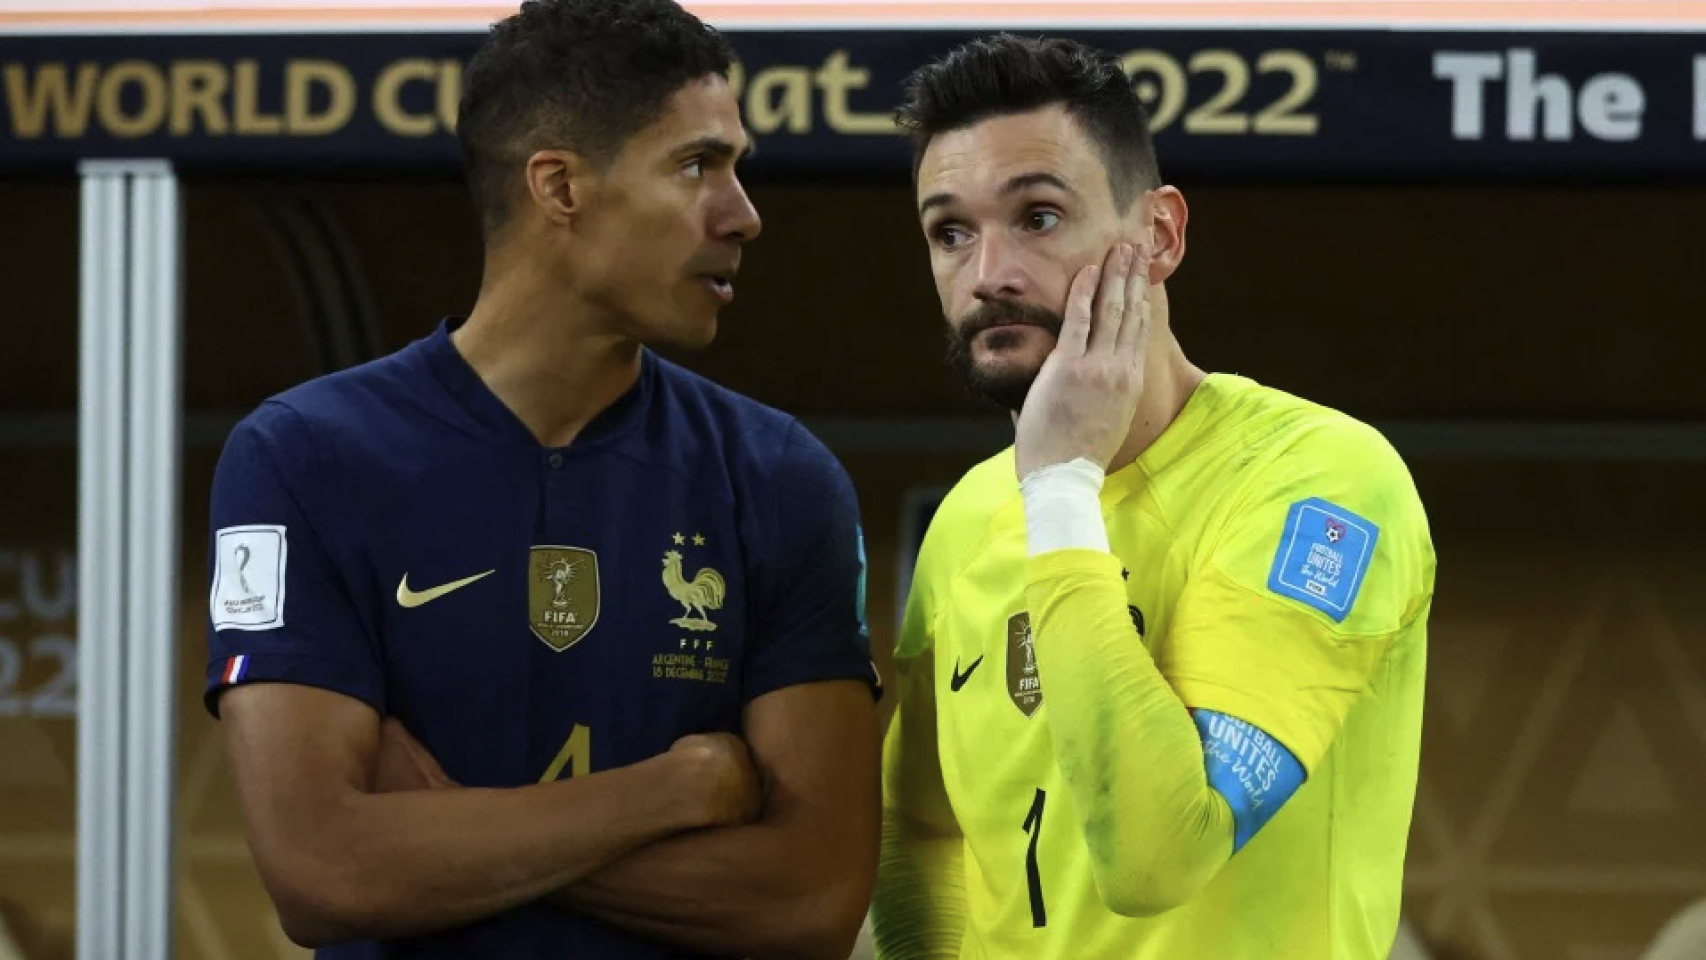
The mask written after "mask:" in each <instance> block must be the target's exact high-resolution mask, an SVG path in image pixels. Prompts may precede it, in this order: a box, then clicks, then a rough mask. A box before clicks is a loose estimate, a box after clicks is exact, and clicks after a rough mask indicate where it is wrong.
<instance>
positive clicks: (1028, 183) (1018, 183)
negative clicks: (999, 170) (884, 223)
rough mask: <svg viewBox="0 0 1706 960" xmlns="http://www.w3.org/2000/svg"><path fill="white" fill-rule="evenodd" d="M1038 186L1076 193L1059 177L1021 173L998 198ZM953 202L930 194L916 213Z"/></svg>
mask: <svg viewBox="0 0 1706 960" xmlns="http://www.w3.org/2000/svg"><path fill="white" fill-rule="evenodd" d="M1038 186H1043V187H1054V188H1055V189H1057V190H1059V191H1060V192H1062V193H1066V194H1072V195H1074V196H1076V195H1077V191H1075V190H1073V189H1072V188H1071V187H1069V186H1067V185H1066V181H1065V180H1062V179H1061V178H1060V177H1058V176H1055V175H1054V174H1052V173H1043V172H1041V171H1038V172H1036V173H1021V174H1019V175H1018V176H1015V177H1009V178H1008V179H1007V182H1006V183H1003V184H1002V185H1001V190H1000V196H1008V195H1010V194H1014V193H1018V192H1019V191H1021V190H1024V189H1026V188H1028V187H1038ZM955 200H956V198H955V197H954V195H953V194H951V193H932V194H931V195H929V196H928V197H925V198H924V201H923V202H922V203H920V204H919V205H918V213H919V215H920V216H922V215H924V214H926V213H929V212H930V209H931V208H932V207H946V206H949V205H951V204H953V203H954V202H955Z"/></svg>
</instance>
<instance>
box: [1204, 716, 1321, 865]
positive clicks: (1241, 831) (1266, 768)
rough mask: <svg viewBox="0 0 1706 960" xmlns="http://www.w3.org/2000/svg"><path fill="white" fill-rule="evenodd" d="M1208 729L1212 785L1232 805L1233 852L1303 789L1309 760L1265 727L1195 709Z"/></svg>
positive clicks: (1207, 761) (1206, 755)
mask: <svg viewBox="0 0 1706 960" xmlns="http://www.w3.org/2000/svg"><path fill="white" fill-rule="evenodd" d="M1191 718H1192V719H1193V720H1195V721H1196V722H1197V730H1199V731H1201V733H1202V747H1203V761H1204V763H1205V764H1206V765H1207V768H1208V785H1209V786H1210V787H1213V788H1214V790H1215V792H1216V793H1218V794H1220V795H1221V796H1223V797H1225V798H1226V804H1227V806H1229V807H1231V808H1232V852H1233V853H1237V852H1238V851H1239V850H1242V849H1243V848H1244V844H1246V843H1249V842H1250V838H1251V837H1253V836H1255V835H1256V831H1258V830H1260V829H1262V827H1264V826H1266V825H1267V822H1268V821H1269V820H1271V819H1273V815H1274V814H1275V813H1278V812H1279V808H1280V807H1282V806H1284V805H1285V802H1286V801H1287V800H1290V799H1291V795H1292V794H1294V793H1296V792H1297V788H1299V787H1301V786H1303V779H1304V773H1303V764H1301V763H1299V762H1297V758H1296V757H1294V756H1292V754H1291V751H1290V750H1287V749H1286V748H1285V746H1284V745H1283V744H1281V743H1280V742H1279V741H1278V740H1275V739H1274V738H1273V737H1270V736H1268V735H1267V734H1266V733H1264V732H1263V731H1262V730H1261V729H1260V728H1259V727H1256V726H1253V725H1251V724H1248V723H1245V722H1244V721H1242V720H1239V719H1237V718H1235V717H1229V716H1227V715H1225V714H1223V713H1216V712H1214V711H1213V710H1192V711H1191Z"/></svg>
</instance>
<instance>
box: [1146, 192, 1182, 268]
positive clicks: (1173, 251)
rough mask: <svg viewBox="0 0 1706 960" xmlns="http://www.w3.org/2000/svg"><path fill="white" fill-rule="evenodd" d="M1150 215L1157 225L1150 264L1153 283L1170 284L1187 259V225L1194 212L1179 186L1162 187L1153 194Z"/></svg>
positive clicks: (1150, 196)
mask: <svg viewBox="0 0 1706 960" xmlns="http://www.w3.org/2000/svg"><path fill="white" fill-rule="evenodd" d="M1148 203H1149V216H1150V218H1151V219H1152V223H1153V227H1152V229H1153V238H1154V240H1153V242H1154V244H1155V256H1154V258H1153V259H1152V260H1151V261H1150V265H1149V282H1150V283H1166V282H1167V280H1168V278H1169V277H1171V276H1173V272H1174V271H1176V270H1178V269H1179V264H1181V263H1183V262H1184V259H1185V223H1186V222H1187V221H1189V220H1190V218H1191V212H1190V209H1189V208H1187V207H1186V206H1185V195H1184V194H1182V193H1180V192H1179V190H1178V188H1177V187H1159V188H1157V189H1155V190H1152V191H1150V192H1149V195H1148Z"/></svg>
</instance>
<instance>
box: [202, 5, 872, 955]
mask: <svg viewBox="0 0 1706 960" xmlns="http://www.w3.org/2000/svg"><path fill="white" fill-rule="evenodd" d="M730 61H731V55H730V50H729V48H728V47H727V46H726V45H725V41H724V40H723V39H721V38H720V37H718V35H717V34H715V33H714V32H713V31H711V30H710V29H709V28H707V27H706V26H704V25H703V24H701V23H700V22H699V21H698V20H696V19H695V18H694V17H692V16H690V15H689V14H687V13H686V12H684V11H683V10H682V9H681V8H680V7H678V6H677V5H676V4H675V3H673V2H671V0H538V2H533V3H527V4H523V5H522V9H521V11H520V12H519V13H518V14H517V15H515V16H514V17H512V18H510V19H508V20H506V21H504V22H502V23H500V24H498V25H497V26H496V27H495V28H494V29H493V31H492V33H491V36H490V37H489V38H488V40H487V42H486V43H485V45H484V46H483V47H482V49H481V51H480V52H479V53H478V55H477V56H476V57H475V58H474V59H473V61H472V62H471V63H470V64H469V66H468V68H467V72H466V76H465V90H464V96H463V101H462V104H461V113H460V118H459V125H458V136H459V138H460V140H461V143H462V147H463V151H464V156H465V159H466V165H467V174H468V179H469V183H470V187H471V189H472V192H473V197H474V201H475V206H476V209H477V212H478V213H479V215H480V218H481V224H482V228H483V231H484V235H485V239H486V263H485V274H484V280H483V283H482V287H481V290H480V293H479V297H478V300H477V302H476V303H475V305H474V307H473V309H472V310H471V312H470V314H469V315H468V317H467V318H466V319H465V320H462V319H454V318H453V319H449V320H446V321H444V322H443V323H442V324H441V325H440V326H439V327H438V329H437V330H436V332H434V333H432V334H431V335H430V336H427V337H425V338H424V339H421V340H419V341H417V342H415V343H414V344H412V345H410V346H408V347H406V348H404V349H403V350H401V351H399V352H397V353H395V354H393V355H391V356H389V357H386V358H384V359H381V360H378V361H376V362H373V363H371V364H367V365H365V366H362V367H359V368H356V369H352V370H347V371H343V372H340V373H337V374H334V375H331V376H327V377H323V378H320V379H317V380H314V381H312V382H310V383H308V384H305V385H303V386H300V387H297V388H295V389H292V390H290V391H288V392H286V393H283V394H281V395H279V396H276V397H274V398H272V399H270V400H268V401H266V402H265V403H263V404H262V405H261V406H260V407H259V408H258V409H257V410H255V411H254V412H253V413H252V414H251V415H250V416H249V417H247V418H246V419H245V420H244V421H243V422H242V423H241V424H240V425H239V426H238V427H237V428H236V430H235V431H234V432H233V434H232V435H231V437H230V439H229V441H228V442H227V445H226V447H225V450H224V452H223V454H222V456H221V459H220V462H219V467H218V471H217V475H216V478H215V482H214V490H213V502H212V521H213V522H212V528H213V531H214V532H213V534H212V537H211V544H210V564H211V567H210V569H211V570H212V574H211V579H212V589H211V597H210V601H209V603H210V617H211V625H210V634H209V636H210V645H211V658H210V663H209V668H208V683H207V688H206V704H207V707H208V709H209V710H211V711H213V712H214V714H215V715H216V716H218V717H220V718H221V720H222V722H223V725H224V728H225V732H226V740H227V748H228V750H229V754H230V759H231V764H232V768H233V772H234V776H235V779H236V783H237V787H238V791H239V795H240V799H241V803H242V809H243V813H244V816H245V819H246V823H247V835H248V839H249V843H250V847H251V849H252V851H253V854H254V858H255V862H256V864H257V866H258V868H259V871H260V875H261V878H262V879H263V881H264V882H265V884H266V887H267V890H268V891H269V893H270V895H271V897H272V899H273V901H274V903H275V904H276V905H277V908H278V912H279V916H280V918H281V919H282V921H283V924H284V926H285V929H286V932H287V933H289V935H290V936H291V938H292V939H294V940H296V941H297V942H299V943H302V944H305V945H310V946H316V947H320V948H322V949H321V951H320V954H319V955H320V956H321V957H323V958H337V960H355V958H362V960H368V958H382V957H383V958H401V957H409V958H450V957H457V958H502V960H534V958H541V960H542V958H546V957H551V958H558V957H595V958H612V960H627V958H664V957H678V958H686V957H709V956H738V957H754V958H791V960H801V958H806V960H809V958H820V957H821V958H833V960H844V958H845V957H846V956H847V955H848V953H849V952H850V950H851V948H852V945H853V942H854V938H855V936H856V934H857V931H858V928H859V925H860V922H861V920H862V919H863V917H864V913H865V908H866V905H867V904H868V902H869V896H870V891H871V885H872V882H873V877H874V873H875V867H876V850H877V839H878V838H877V833H878V817H877V810H878V746H877V725H876V720H875V716H874V704H873V701H874V699H875V697H874V694H875V690H874V686H875V683H876V674H875V670H874V668H873V666H872V664H871V660H870V654H869V640H868V636H867V633H866V630H865V625H864V622H863V612H862V609H861V605H862V602H863V596H862V595H863V577H864V556H863V543H862V539H861V536H860V533H859V519H858V507H857V503H856V501H855V498H854V492H853V489H852V486H851V484H850V482H849V481H848V478H847V476H846V474H845V472H844V471H843V470H842V468H841V466H840V465H839V464H838V463H837V462H836V460H835V459H834V458H833V457H832V456H831V455H830V453H829V452H828V451H827V450H826V449H825V448H824V447H823V446H822V445H821V444H820V443H819V442H818V441H817V440H815V439H814V438H813V437H812V436H811V435H809V434H808V433H807V432H806V431H805V430H804V429H802V428H801V426H800V425H799V424H798V423H796V422H795V421H793V420H792V419H790V418H789V417H787V416H784V415H782V414H780V413H778V412H776V411H773V410H770V409H768V408H765V407H763V406H760V405H759V404H757V403H755V402H753V401H750V400H747V399H745V398H743V397H740V396H738V395H736V394H734V393H732V392H730V391H728V390H725V389H722V388H720V387H718V386H716V385H713V384H711V383H709V382H707V381H705V380H703V379H700V378H698V377H696V376H694V375H692V374H690V373H688V372H686V371H684V370H682V369H681V368H679V367H676V366H673V365H671V364H670V363H668V362H665V361H664V360H663V359H661V358H659V357H658V356H656V355H655V354H653V353H652V352H650V351H649V350H648V347H649V346H656V345H669V346H675V347H682V348H693V347H700V346H703V345H705V344H707V343H709V342H710V341H711V339H712V337H713V336H714V334H715V331H716V324H717V314H718V311H719V309H720V308H721V307H722V306H723V305H724V304H726V303H727V302H728V301H729V299H730V297H731V296H732V293H733V280H734V277H735V274H736V271H737V269H738V266H739V263H740V257H741V248H742V246H743V244H744V243H745V242H746V241H749V240H752V239H753V238H754V237H756V236H757V235H758V231H759V219H758V215H757V213H756V212H755V211H754V209H753V207H752V205H751V203H750V202H749V201H748V199H747V196H746V194H745V192H744V191H743V189H742V187H741V185H740V182H739V181H738V179H737V178H736V175H735V170H734V165H735V161H736V160H737V159H738V158H739V157H740V156H741V155H742V154H743V153H744V152H745V150H746V147H747V138H746V135H745V132H744V130H743V128H742V125H741V120H740V115H739V108H738V106H737V103H736V99H735V96H734V94H733V93H732V91H731V89H730V87H729V84H728V82H727V79H726V76H727V73H728V70H729V66H730ZM404 731H406V732H404ZM397 744H401V745H402V746H401V748H400V749H401V750H402V753H398V752H397V751H396V750H394V749H391V748H392V747H395V746H396V745H397ZM410 751H413V752H414V754H413V755H411V754H410ZM412 760H419V761H420V764H421V767H423V768H424V767H431V768H432V769H433V770H435V771H437V770H438V768H439V767H442V774H436V773H435V776H434V777H433V778H432V779H430V780H413V781H412V780H410V778H409V777H406V776H405V777H403V778H402V782H403V784H404V786H405V787H406V789H398V788H397V783H398V778H397V777H395V776H393V775H392V773H394V771H395V770H396V769H398V768H399V764H400V763H401V764H402V765H403V768H407V765H408V762H410V761H412Z"/></svg>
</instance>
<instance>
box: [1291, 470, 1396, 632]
mask: <svg viewBox="0 0 1706 960" xmlns="http://www.w3.org/2000/svg"><path fill="white" fill-rule="evenodd" d="M1378 539H1380V528H1379V527H1377V526H1375V525H1374V524H1372V523H1370V522H1368V521H1367V520H1364V519H1363V518H1362V517H1359V516H1357V515H1356V514H1354V513H1352V512H1350V511H1349V510H1346V509H1344V508H1342V507H1338V506H1334V505H1333V504H1331V503H1328V502H1327V501H1325V500H1322V499H1320V498H1318V497H1311V498H1309V499H1307V500H1299V501H1298V502H1296V503H1294V504H1292V505H1291V511H1290V512H1289V513H1287V514H1286V518H1285V532H1284V534H1283V535H1282V536H1281V537H1280V543H1279V550H1278V551H1277V552H1276V553H1275V554H1274V567H1273V570H1272V571H1270V572H1269V573H1268V589H1269V590H1272V591H1273V592H1275V593H1277V594H1279V595H1280V596H1282V597H1290V598H1292V599H1293V600H1298V601H1301V602H1303V603H1306V604H1308V605H1310V606H1312V607H1314V608H1315V609H1317V610H1320V611H1321V612H1322V613H1325V614H1326V615H1327V616H1329V617H1332V618H1333V621H1334V622H1335V623H1342V622H1343V621H1344V619H1345V617H1346V616H1348V615H1349V614H1350V612H1351V606H1352V605H1353V604H1355V603H1356V598H1357V591H1358V590H1360V589H1361V588H1362V579H1363V575H1364V574H1366V573H1368V564H1369V561H1370V560H1371V559H1373V557H1374V544H1375V541H1376V540H1378Z"/></svg>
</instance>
